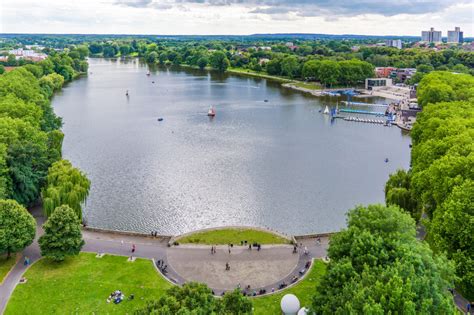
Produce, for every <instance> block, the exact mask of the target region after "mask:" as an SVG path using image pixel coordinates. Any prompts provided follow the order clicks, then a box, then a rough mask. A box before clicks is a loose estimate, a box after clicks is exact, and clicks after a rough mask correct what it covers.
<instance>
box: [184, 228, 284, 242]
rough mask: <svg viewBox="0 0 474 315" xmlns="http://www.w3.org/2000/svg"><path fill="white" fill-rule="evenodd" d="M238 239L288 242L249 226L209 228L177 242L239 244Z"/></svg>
mask: <svg viewBox="0 0 474 315" xmlns="http://www.w3.org/2000/svg"><path fill="white" fill-rule="evenodd" d="M240 241H247V242H250V243H253V242H257V243H260V244H289V243H290V241H289V240H288V239H286V238H283V237H281V236H278V235H276V234H273V233H271V232H266V231H260V230H254V229H250V228H242V229H237V228H228V229H219V230H209V231H203V232H197V233H194V234H191V235H188V236H184V237H182V238H179V239H178V240H177V242H179V243H183V244H186V243H193V244H207V245H212V244H236V245H240Z"/></svg>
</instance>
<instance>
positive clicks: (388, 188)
mask: <svg viewBox="0 0 474 315" xmlns="http://www.w3.org/2000/svg"><path fill="white" fill-rule="evenodd" d="M410 185H411V178H410V174H409V173H408V172H406V171H405V170H397V171H396V172H395V173H393V174H390V177H389V179H388V181H387V183H386V184H385V203H386V204H387V205H397V206H399V207H400V208H402V209H403V210H405V211H407V212H408V213H410V214H411V216H412V217H413V218H414V219H415V220H419V219H420V211H419V210H418V204H417V201H416V198H414V197H413V194H412V192H411V190H410Z"/></svg>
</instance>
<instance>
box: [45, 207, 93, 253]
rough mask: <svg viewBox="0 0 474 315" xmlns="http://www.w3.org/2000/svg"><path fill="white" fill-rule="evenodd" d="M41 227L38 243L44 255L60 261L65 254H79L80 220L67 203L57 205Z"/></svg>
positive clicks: (82, 244) (81, 244)
mask: <svg viewBox="0 0 474 315" xmlns="http://www.w3.org/2000/svg"><path fill="white" fill-rule="evenodd" d="M43 229H44V234H43V235H42V236H41V237H40V238H39V240H38V243H39V245H40V249H41V255H42V256H44V257H48V258H51V259H53V260H55V261H62V260H64V259H65V258H66V257H67V256H73V255H77V254H79V252H80V251H81V248H82V246H84V240H83V239H82V234H81V223H80V220H79V219H78V217H77V216H76V214H75V213H74V210H73V209H71V208H70V207H69V206H67V205H62V206H60V207H57V208H56V209H55V210H54V211H53V214H52V215H51V216H50V217H49V218H48V220H47V221H46V223H45V224H44V225H43Z"/></svg>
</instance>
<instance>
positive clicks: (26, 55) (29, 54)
mask: <svg viewBox="0 0 474 315" xmlns="http://www.w3.org/2000/svg"><path fill="white" fill-rule="evenodd" d="M8 54H9V55H14V56H15V59H17V60H18V59H28V60H33V61H41V60H44V59H46V58H47V57H48V56H47V55H46V54H43V53H38V52H36V51H34V50H31V49H23V48H18V49H12V50H10V51H8Z"/></svg>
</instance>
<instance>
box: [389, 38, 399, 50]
mask: <svg viewBox="0 0 474 315" xmlns="http://www.w3.org/2000/svg"><path fill="white" fill-rule="evenodd" d="M385 45H387V46H389V47H396V48H398V49H402V40H401V39H387V40H386V41H385Z"/></svg>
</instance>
